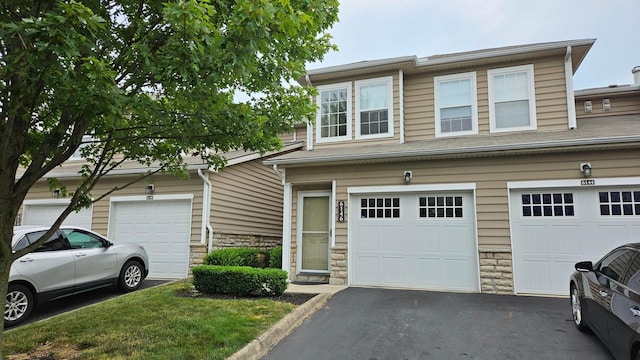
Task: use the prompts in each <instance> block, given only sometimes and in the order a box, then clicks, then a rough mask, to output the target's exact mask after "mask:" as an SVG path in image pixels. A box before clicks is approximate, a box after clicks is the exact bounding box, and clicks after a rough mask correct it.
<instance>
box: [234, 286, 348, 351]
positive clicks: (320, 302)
mask: <svg viewBox="0 0 640 360" xmlns="http://www.w3.org/2000/svg"><path fill="white" fill-rule="evenodd" d="M343 289H346V286H344V285H329V284H313V285H306V284H305V285H302V284H293V283H290V284H289V286H287V290H286V291H285V292H287V293H302V294H318V295H316V296H314V297H313V298H312V299H310V300H309V301H307V302H306V303H304V304H302V305H300V306H299V307H297V308H296V309H295V310H293V311H292V312H291V313H290V314H288V315H287V316H285V317H284V318H282V319H281V320H280V321H278V322H277V323H276V324H275V325H273V326H272V327H271V328H270V329H269V330H267V331H266V332H265V333H263V334H262V335H260V336H259V337H258V338H257V339H255V340H253V341H252V342H250V343H249V344H247V346H245V347H244V348H242V349H240V350H239V351H238V352H236V353H235V354H233V355H231V356H230V357H228V358H227V360H244V359H252V360H253V359H256V360H257V359H260V358H262V357H263V356H264V355H265V354H266V353H267V352H269V350H270V349H271V348H272V347H274V346H275V345H276V344H277V343H278V342H280V340H282V339H283V338H284V337H285V336H287V335H288V334H289V333H290V332H291V331H293V330H294V329H295V328H296V327H298V326H299V325H300V324H302V322H303V321H304V320H305V319H306V318H308V317H309V316H311V314H313V313H314V312H316V310H318V309H320V308H322V307H323V306H324V305H325V304H326V303H327V301H328V300H329V299H330V298H331V297H332V296H333V295H334V294H335V293H337V292H339V291H341V290H343Z"/></svg>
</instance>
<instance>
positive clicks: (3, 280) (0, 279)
mask: <svg viewBox="0 0 640 360" xmlns="http://www.w3.org/2000/svg"><path fill="white" fill-rule="evenodd" d="M12 263H13V260H12V259H11V258H7V257H4V256H3V257H0V299H2V301H1V302H0V305H2V308H3V309H4V308H5V306H6V302H7V289H8V288H9V271H10V270H11V264H12ZM3 314H4V312H3ZM0 326H1V327H0V359H4V357H3V356H2V354H3V353H4V351H3V350H4V315H3V316H2V320H0Z"/></svg>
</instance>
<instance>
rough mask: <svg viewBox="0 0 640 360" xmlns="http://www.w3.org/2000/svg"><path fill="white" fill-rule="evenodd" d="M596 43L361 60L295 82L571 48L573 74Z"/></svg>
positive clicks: (563, 51) (455, 65) (312, 72)
mask: <svg viewBox="0 0 640 360" xmlns="http://www.w3.org/2000/svg"><path fill="white" fill-rule="evenodd" d="M595 41H596V39H580V40H567V41H555V42H545V43H537V44H527V45H516V46H506V47H500V48H491V49H482V50H475V51H467V52H459V53H451V54H441V55H432V56H427V57H422V58H418V57H417V56H403V57H395V58H388V59H378V60H370V61H360V62H356V63H350V64H344V65H337V66H329V67H325V68H319V69H312V70H308V71H307V75H306V77H305V78H301V79H298V83H300V84H302V85H307V80H309V81H310V82H311V83H314V82H316V81H320V82H321V81H329V80H332V79H338V78H342V77H348V76H349V77H351V76H358V75H364V74H369V73H373V72H384V71H392V70H403V71H404V72H405V73H416V72H424V71H438V70H445V69H455V68H462V67H468V66H478V65H483V64H491V63H500V62H507V61H517V60H523V59H532V58H537V57H546V56H553V55H555V56H564V55H565V54H566V51H567V48H568V47H571V54H572V57H571V58H572V65H573V72H574V73H575V72H576V70H577V69H578V67H579V66H580V64H581V63H582V61H583V60H584V58H585V56H586V55H587V52H589V50H590V49H591V47H592V46H593V44H594V43H595Z"/></svg>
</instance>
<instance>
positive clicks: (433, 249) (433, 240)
mask: <svg viewBox="0 0 640 360" xmlns="http://www.w3.org/2000/svg"><path fill="white" fill-rule="evenodd" d="M436 230H437V228H435V227H430V226H418V236H416V237H415V239H416V242H417V247H416V251H418V252H420V253H422V254H439V253H440V236H433V234H435V233H436Z"/></svg>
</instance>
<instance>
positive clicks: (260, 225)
mask: <svg viewBox="0 0 640 360" xmlns="http://www.w3.org/2000/svg"><path fill="white" fill-rule="evenodd" d="M262 161H263V159H258V160H253V161H249V162H246V163H242V164H238V165H233V166H230V167H227V168H225V169H224V170H223V171H221V172H220V173H218V174H214V175H212V176H211V178H210V180H211V183H212V184H213V191H212V205H211V208H212V211H211V225H212V227H213V231H214V232H216V233H230V234H252V235H270V236H282V196H283V186H282V182H281V181H280V179H279V178H278V177H277V176H276V174H275V173H274V172H273V170H272V169H271V168H270V167H267V166H264V165H262Z"/></svg>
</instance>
